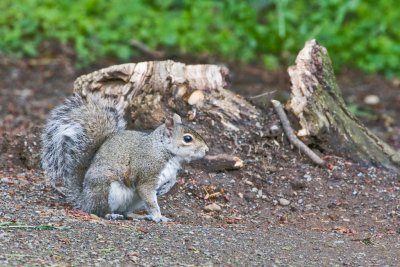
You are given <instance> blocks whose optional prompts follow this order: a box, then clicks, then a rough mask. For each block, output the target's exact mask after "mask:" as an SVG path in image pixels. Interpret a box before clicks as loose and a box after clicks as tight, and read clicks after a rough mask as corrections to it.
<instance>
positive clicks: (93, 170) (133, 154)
mask: <svg viewBox="0 0 400 267" xmlns="http://www.w3.org/2000/svg"><path fill="white" fill-rule="evenodd" d="M125 128H126V122H125V120H124V109H123V106H122V105H121V104H120V103H119V104H118V103H116V102H115V101H114V100H112V99H106V98H101V97H96V96H88V97H86V98H82V97H81V96H77V95H75V96H72V97H70V98H68V99H67V100H66V101H65V103H64V104H62V105H60V106H58V107H56V108H55V109H54V110H53V111H52V112H51V113H50V115H49V118H48V119H47V123H46V125H45V127H44V131H43V134H42V151H41V161H42V166H43V169H44V170H45V171H46V174H47V177H48V178H49V180H50V182H51V184H52V185H53V186H54V187H55V188H56V189H58V190H60V191H62V192H63V193H64V194H65V196H66V197H67V200H68V201H69V202H71V203H72V204H73V205H74V206H75V207H76V208H78V209H80V210H82V211H84V212H88V213H93V214H96V215H98V216H102V217H105V218H110V219H124V218H127V216H128V214H132V213H133V212H134V211H136V210H138V209H140V208H143V207H145V208H146V209H147V212H148V215H144V216H140V215H137V216H136V218H144V219H149V220H152V221H155V222H160V221H162V222H164V221H169V219H168V218H167V217H165V216H162V215H161V212H160V207H159V205H158V203H157V196H158V195H163V194H165V193H167V192H168V191H169V190H170V189H171V187H172V186H173V185H174V184H175V182H176V174H177V171H178V170H179V169H180V168H181V164H182V163H183V162H189V161H191V160H194V159H200V158H202V157H204V156H205V154H206V152H207V151H208V147H207V145H206V143H205V141H204V140H203V138H202V137H201V136H200V135H199V134H198V133H197V132H196V131H194V130H193V129H191V128H190V127H188V126H185V125H183V124H182V121H181V118H180V117H179V115H177V114H174V115H173V117H172V118H167V119H166V120H165V123H164V124H162V125H160V126H159V127H158V128H156V129H155V130H154V131H153V132H151V133H143V132H138V131H131V130H126V129H125ZM60 182H61V183H62V184H63V187H60Z"/></svg>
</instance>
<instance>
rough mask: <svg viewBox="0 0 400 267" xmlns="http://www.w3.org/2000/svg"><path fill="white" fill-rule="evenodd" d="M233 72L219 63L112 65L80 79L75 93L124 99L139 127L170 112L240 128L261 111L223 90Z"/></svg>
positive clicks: (150, 125) (152, 124)
mask: <svg viewBox="0 0 400 267" xmlns="http://www.w3.org/2000/svg"><path fill="white" fill-rule="evenodd" d="M228 81H229V71H228V69H227V68H225V67H223V66H217V65H185V64H182V63H179V62H174V61H171V60H166V61H149V62H140V63H129V64H123V65H116V66H111V67H109V68H105V69H101V70H99V71H95V72H93V73H90V74H88V75H83V76H81V77H79V78H78V79H77V80H76V81H75V84H74V92H75V93H78V94H81V95H83V96H86V95H87V94H101V95H102V96H112V97H115V98H118V99H120V100H121V101H124V102H125V104H126V106H127V107H128V110H129V112H130V115H131V116H130V117H131V122H132V123H133V125H132V124H131V126H134V127H135V128H142V129H149V128H154V127H156V126H157V125H159V124H160V123H162V122H163V120H164V118H165V117H166V115H167V114H166V113H172V112H176V113H178V114H180V115H181V116H185V117H186V118H188V119H190V120H191V119H194V117H196V116H197V113H198V112H199V111H200V112H202V113H205V114H206V115H207V116H209V117H211V118H212V119H213V120H214V121H216V122H220V123H221V124H222V125H223V126H224V127H225V129H226V130H239V128H240V127H244V126H241V124H240V123H239V122H240V121H241V120H242V119H243V118H247V119H254V118H257V117H258V116H259V115H260V111H259V110H258V109H257V108H255V107H254V106H252V105H251V104H250V103H248V102H247V101H246V100H245V99H243V98H242V97H241V96H239V95H236V94H234V93H232V92H230V91H228V90H226V89H225V88H226V87H227V86H228Z"/></svg>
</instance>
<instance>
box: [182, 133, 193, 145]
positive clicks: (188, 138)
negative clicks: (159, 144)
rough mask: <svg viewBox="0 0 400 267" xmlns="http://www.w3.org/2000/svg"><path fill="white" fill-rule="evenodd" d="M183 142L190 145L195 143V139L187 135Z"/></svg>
mask: <svg viewBox="0 0 400 267" xmlns="http://www.w3.org/2000/svg"><path fill="white" fill-rule="evenodd" d="M183 141H185V143H190V142H192V141H193V137H192V136H191V135H189V134H185V135H184V136H183Z"/></svg>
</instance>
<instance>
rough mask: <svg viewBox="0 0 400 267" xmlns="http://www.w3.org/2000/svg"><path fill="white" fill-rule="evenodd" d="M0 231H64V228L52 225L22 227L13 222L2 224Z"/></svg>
mask: <svg viewBox="0 0 400 267" xmlns="http://www.w3.org/2000/svg"><path fill="white" fill-rule="evenodd" d="M0 229H39V230H64V229H65V228H64V227H58V226H54V225H51V224H42V225H21V224H16V223H12V222H5V223H0Z"/></svg>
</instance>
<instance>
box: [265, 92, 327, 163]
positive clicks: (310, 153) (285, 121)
mask: <svg viewBox="0 0 400 267" xmlns="http://www.w3.org/2000/svg"><path fill="white" fill-rule="evenodd" d="M271 103H272V105H273V107H274V109H275V112H276V114H277V115H278V117H279V119H280V121H281V123H282V128H283V131H284V132H285V134H286V136H287V138H288V139H289V142H290V143H291V144H292V145H294V146H295V147H297V148H298V149H299V150H300V151H301V152H303V153H304V154H306V155H307V156H308V157H309V158H310V159H311V160H312V161H313V162H314V163H315V164H318V165H321V166H325V164H326V162H325V161H324V160H323V159H321V158H320V157H319V156H318V155H317V154H315V153H314V152H313V151H312V150H311V149H310V148H309V147H308V146H306V145H305V144H304V143H303V142H302V141H301V140H300V139H299V138H297V136H296V135H295V134H294V131H293V129H292V127H291V126H290V122H289V120H288V118H287V116H286V113H285V111H284V110H283V107H282V104H281V102H279V101H278V100H274V99H272V100H271Z"/></svg>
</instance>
